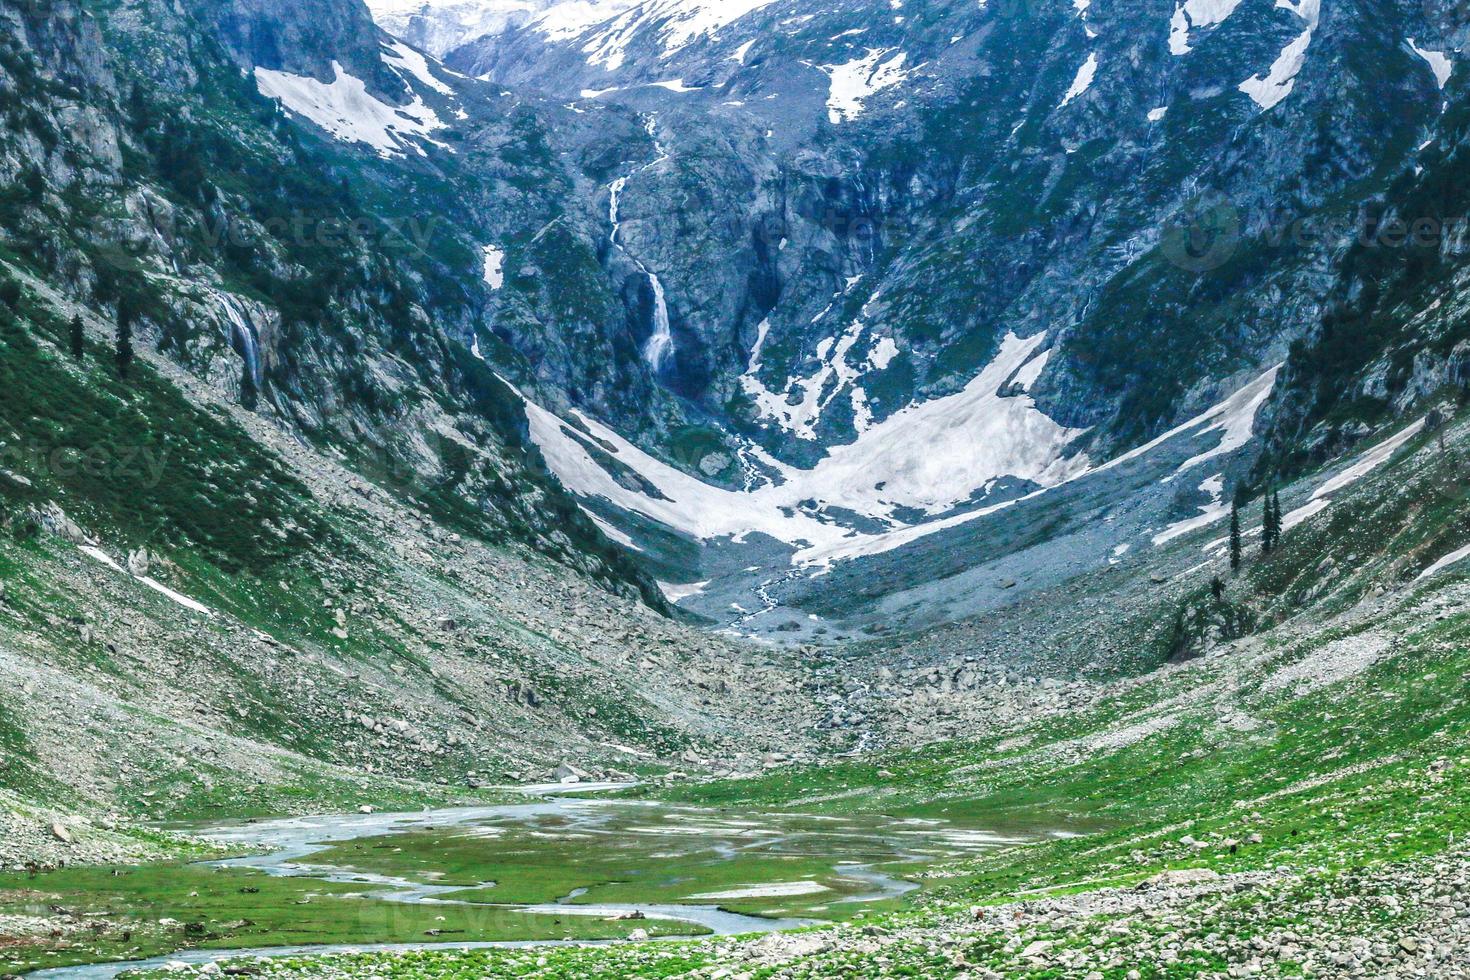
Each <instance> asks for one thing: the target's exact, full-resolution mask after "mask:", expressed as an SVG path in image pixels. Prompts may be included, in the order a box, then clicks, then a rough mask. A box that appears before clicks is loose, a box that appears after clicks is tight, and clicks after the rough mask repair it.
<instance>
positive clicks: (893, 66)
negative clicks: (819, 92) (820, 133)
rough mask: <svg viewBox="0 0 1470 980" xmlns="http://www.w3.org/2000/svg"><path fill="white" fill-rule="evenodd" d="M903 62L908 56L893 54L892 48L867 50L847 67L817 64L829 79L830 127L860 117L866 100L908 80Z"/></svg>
mask: <svg viewBox="0 0 1470 980" xmlns="http://www.w3.org/2000/svg"><path fill="white" fill-rule="evenodd" d="M906 61H908V54H907V53H905V52H903V51H899V52H898V53H896V54H895V53H894V49H893V48H869V49H868V53H867V54H865V55H863V56H862V57H861V58H855V59H853V60H852V61H849V62H847V63H846V64H842V65H817V66H816V67H817V68H818V69H819V70H820V71H822V72H824V73H826V75H827V77H828V78H829V79H831V86H830V88H829V91H828V95H827V118H828V120H830V121H831V123H832V125H834V126H836V125H838V124H839V123H843V122H850V121H851V120H853V119H856V118H857V117H858V116H860V115H862V112H863V101H864V100H865V99H867V98H868V97H870V96H872V95H873V94H874V93H875V92H881V91H882V90H883V89H886V88H891V87H893V86H894V85H897V84H899V83H900V82H902V81H903V80H904V79H905V78H907V77H908V74H909V73H908V72H906V71H904V69H903V66H904V63H905V62H906Z"/></svg>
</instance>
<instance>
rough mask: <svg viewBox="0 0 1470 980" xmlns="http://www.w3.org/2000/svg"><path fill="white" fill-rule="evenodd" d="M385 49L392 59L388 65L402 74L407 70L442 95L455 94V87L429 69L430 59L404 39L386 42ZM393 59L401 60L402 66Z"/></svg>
mask: <svg viewBox="0 0 1470 980" xmlns="http://www.w3.org/2000/svg"><path fill="white" fill-rule="evenodd" d="M383 50H384V53H385V54H387V55H388V57H389V58H390V59H392V60H390V61H389V62H388V67H389V68H392V69H393V70H394V71H396V72H398V73H399V74H400V75H401V74H403V73H404V72H407V73H408V74H409V75H411V76H413V77H414V78H416V79H418V80H419V81H420V82H423V83H424V84H425V85H427V86H428V87H429V88H430V89H432V90H433V91H435V92H438V93H439V94H440V95H454V94H455V91H454V89H452V88H450V87H449V86H448V85H446V84H445V83H443V82H441V81H440V80H439V79H437V78H435V77H434V73H433V72H431V71H430V70H429V61H428V59H427V58H425V57H424V56H423V55H421V54H419V53H418V52H417V51H415V50H414V49H413V48H410V47H409V46H408V45H406V44H404V43H403V42H402V41H393V42H392V43H391V44H384V45H383ZM393 61H398V62H400V63H401V66H400V65H395V64H393ZM436 64H437V62H436ZM441 68H442V66H441Z"/></svg>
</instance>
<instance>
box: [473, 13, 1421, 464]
mask: <svg viewBox="0 0 1470 980" xmlns="http://www.w3.org/2000/svg"><path fill="white" fill-rule="evenodd" d="M665 6H669V9H665ZM747 8H749V9H747ZM740 10H741V11H746V12H745V16H743V17H741V16H736V13H738V12H734V13H732V12H730V11H726V10H724V8H719V9H718V10H717V9H714V8H709V9H706V8H703V7H697V6H696V5H692V4H686V5H682V6H681V5H671V6H670V5H664V6H661V5H659V4H648V5H644V6H642V7H639V8H636V9H635V10H632V11H629V12H626V13H623V14H621V15H619V16H617V17H615V18H614V19H612V20H610V21H608V22H606V23H603V24H599V25H596V26H594V27H591V28H589V29H587V30H585V31H583V32H581V33H579V34H577V35H576V36H575V37H564V36H563V35H562V34H560V33H558V32H557V31H556V30H554V29H552V27H551V26H550V25H548V24H537V23H536V22H535V21H532V22H531V23H530V24H528V25H527V26H526V27H525V28H524V29H523V30H521V31H520V32H518V33H517V32H501V33H499V34H497V35H495V36H492V37H489V38H486V39H483V40H482V41H480V42H477V43H473V44H470V45H468V46H466V47H464V48H461V49H460V50H459V51H457V52H455V53H454V54H453V55H452V57H451V60H452V61H453V62H454V63H455V64H457V65H460V66H461V67H463V68H464V69H465V70H467V71H470V72H473V73H476V74H482V73H489V74H490V76H491V77H494V78H496V79H498V80H501V81H504V82H505V83H506V84H512V85H523V86H530V87H533V88H537V89H540V90H542V91H548V92H553V93H555V94H556V95H558V96H561V97H566V98H579V97H585V96H589V95H594V94H595V95H596V98H595V99H594V98H583V102H582V103H579V104H582V105H584V107H585V106H588V105H595V104H597V103H600V102H607V101H621V102H623V103H625V104H627V105H629V106H631V107H633V108H635V109H638V110H639V111H642V112H645V113H646V114H648V115H649V116H650V117H651V118H653V119H654V120H656V121H655V123H654V129H655V131H656V132H657V133H658V134H659V136H660V139H661V141H662V142H661V150H660V153H661V154H662V156H661V157H660V158H659V159H658V161H657V163H656V164H655V165H653V166H649V167H647V168H646V169H641V170H639V171H638V172H637V173H636V175H635V176H633V177H632V178H631V179H630V181H629V183H628V184H627V185H626V186H625V187H624V188H623V189H622V194H621V199H622V210H623V211H624V213H625V215H626V217H627V220H626V221H625V222H624V226H623V232H622V234H623V235H624V237H625V238H626V239H627V240H628V243H629V246H630V247H629V249H628V251H629V252H631V253H633V254H635V255H637V256H638V257H639V258H640V259H641V260H642V262H643V264H644V265H645V266H647V267H648V268H649V269H651V270H652V271H654V272H655V273H656V274H657V275H658V278H659V280H660V284H661V285H662V286H663V290H664V299H665V301H666V304H667V307H668V313H669V319H670V321H671V323H672V332H673V335H674V338H675V344H674V350H675V355H674V358H673V360H672V362H671V365H672V369H671V370H669V371H668V372H667V374H666V377H665V381H666V383H667V384H668V385H669V386H671V387H673V388H674V389H675V390H676V391H678V392H680V393H681V394H684V395H686V396H690V397H692V398H693V399H694V400H695V401H697V402H699V403H700V404H701V405H702V406H703V408H704V409H705V410H706V411H708V412H710V413H713V414H715V415H717V416H718V415H726V416H730V417H732V420H733V422H734V423H735V424H736V425H737V426H738V425H741V424H742V423H743V424H745V425H747V426H754V428H755V429H756V430H758V431H759V435H758V438H759V439H760V440H761V441H762V442H763V443H764V444H765V445H766V447H767V448H769V449H771V450H772V451H775V452H776V453H777V454H778V455H782V456H785V457H787V458H789V459H792V460H803V459H810V458H811V456H812V453H813V452H814V451H815V452H820V449H821V447H824V446H828V445H832V444H840V443H842V442H846V441H850V440H851V439H852V437H853V436H854V434H855V430H856V429H858V428H859V427H860V426H862V425H864V424H866V420H867V414H866V412H869V411H870V412H871V413H872V416H873V418H874V419H876V420H879V421H881V420H882V419H883V418H884V417H886V416H888V415H891V414H893V413H894V412H897V411H899V410H901V409H902V408H903V407H905V406H906V405H908V404H910V403H911V402H913V401H915V400H924V399H926V398H929V397H932V396H933V395H935V394H942V393H945V392H948V391H954V390H957V389H958V388H959V387H962V386H963V385H964V384H965V383H966V382H968V381H969V380H970V378H972V377H973V376H974V374H975V373H976V371H978V369H979V368H980V367H982V366H983V365H984V363H985V362H986V361H987V360H988V359H989V358H990V356H991V355H992V354H993V353H994V350H995V348H996V345H997V343H998V342H999V340H1000V338H1001V337H1002V336H1003V335H1004V332H1005V330H1006V329H1014V330H1015V331H1016V332H1018V333H1020V334H1022V335H1029V334H1031V333H1034V332H1035V331H1037V330H1044V331H1047V332H1048V333H1049V335H1050V336H1051V337H1052V338H1053V340H1054V342H1053V343H1051V344H1049V345H1048V346H1049V347H1051V348H1053V349H1054V350H1055V354H1054V356H1053V357H1052V358H1051V362H1050V367H1049V370H1048V371H1047V373H1046V375H1045V376H1044V377H1043V378H1041V379H1040V381H1039V384H1038V385H1037V394H1038V398H1039V400H1040V401H1041V403H1042V404H1043V405H1044V406H1045V407H1046V409H1047V410H1048V412H1049V413H1050V414H1052V415H1053V416H1054V417H1055V418H1057V419H1058V420H1059V421H1060V422H1062V423H1064V424H1067V425H1070V426H1074V427H1091V428H1093V430H1094V434H1093V435H1092V436H1090V437H1089V438H1090V439H1091V440H1093V441H1095V442H1097V443H1098V444H1099V445H1101V446H1102V447H1104V448H1111V447H1117V446H1120V445H1124V444H1127V443H1137V442H1138V441H1141V440H1142V439H1144V438H1146V437H1147V436H1149V435H1152V434H1156V433H1157V432H1159V431H1161V430H1162V429H1163V428H1166V427H1167V426H1168V425H1169V424H1171V423H1172V422H1174V421H1177V420H1178V419H1180V418H1182V417H1186V416H1187V415H1188V414H1189V413H1190V412H1192V411H1194V410H1197V409H1199V408H1201V407H1203V405H1204V404H1206V403H1207V402H1208V401H1209V400H1210V399H1211V398H1213V397H1214V396H1215V394H1216V391H1215V389H1214V384H1215V382H1216V381H1217V380H1218V379H1220V378H1222V377H1229V376H1231V375H1233V374H1235V373H1237V372H1245V371H1249V370H1250V369H1252V368H1256V367H1264V366H1265V365H1266V364H1267V363H1268V362H1269V360H1270V359H1273V358H1277V357H1279V356H1281V355H1282V354H1283V353H1284V352H1285V348H1286V345H1287V343H1288V342H1289V341H1290V340H1291V339H1293V338H1294V337H1296V336H1299V335H1301V334H1302V333H1303V332H1304V331H1306V330H1307V329H1308V328H1309V327H1310V326H1311V324H1312V323H1313V322H1315V319H1316V317H1317V315H1318V313H1319V307H1320V304H1321V302H1322V300H1323V298H1324V294H1325V290H1326V289H1327V288H1328V287H1327V282H1328V275H1327V272H1326V267H1325V263H1327V262H1329V261H1330V260H1331V256H1332V253H1333V252H1334V251H1335V249H1336V248H1337V247H1338V245H1339V243H1325V242H1321V241H1309V240H1308V236H1304V235H1301V236H1299V235H1296V234H1295V232H1294V231H1293V232H1286V233H1285V235H1284V236H1283V232H1284V231H1285V229H1286V227H1287V226H1289V225H1292V224H1293V223H1296V224H1297V225H1298V226H1299V225H1300V224H1301V223H1302V222H1304V221H1305V222H1311V221H1315V220H1320V219H1321V218H1323V217H1326V216H1327V215H1326V213H1325V212H1326V209H1328V208H1329V207H1332V208H1342V207H1348V208H1351V206H1352V205H1351V204H1350V203H1348V204H1344V201H1345V200H1347V201H1351V200H1352V199H1353V197H1354V195H1361V194H1362V192H1363V190H1364V188H1365V186H1369V185H1371V186H1377V187H1381V186H1383V182H1384V181H1385V180H1386V179H1388V178H1389V177H1390V176H1391V175H1392V174H1393V173H1395V172H1398V171H1401V170H1403V169H1404V168H1406V167H1408V166H1410V165H1411V164H1412V159H1411V157H1412V153H1413V148H1414V146H1415V145H1416V141H1417V140H1418V139H1419V138H1420V137H1421V136H1422V134H1423V133H1424V131H1425V130H1426V128H1427V127H1430V126H1432V125H1434V124H1435V119H1436V117H1437V115H1438V112H1439V107H1440V103H1441V101H1442V96H1441V93H1440V90H1439V86H1438V76H1437V74H1436V71H1437V70H1439V69H1438V67H1437V65H1438V62H1437V61H1436V56H1437V54H1438V52H1441V51H1444V50H1448V47H1447V44H1446V39H1445V36H1444V34H1443V31H1442V29H1441V28H1440V27H1438V26H1436V25H1434V24H1431V23H1430V22H1429V20H1430V19H1429V18H1428V17H1427V16H1426V15H1425V11H1424V8H1423V7H1422V6H1421V5H1418V4H1407V3H1406V4H1401V5H1395V4H1380V5H1375V6H1374V7H1373V9H1372V10H1371V11H1369V10H1367V9H1360V8H1355V7H1351V6H1342V7H1333V6H1331V5H1328V6H1327V7H1326V8H1325V9H1324V8H1321V7H1319V6H1318V5H1315V4H1309V5H1306V6H1303V7H1301V8H1300V9H1298V8H1291V9H1286V8H1271V9H1268V8H1267V7H1265V6H1264V5H1252V4H1241V5H1232V6H1231V8H1230V10H1229V11H1225V10H1223V9H1222V10H1218V11H1213V10H1212V11H1204V10H1191V8H1188V7H1183V8H1178V9H1177V10H1176V8H1175V7H1174V5H1172V4H1166V3H1159V4H1150V3H1131V4H1116V5H1109V6H1101V5H1099V6H1089V7H1087V8H1085V9H1083V10H1081V11H1079V10H1078V9H1076V8H1075V7H1072V6H1068V5H1063V4H1056V5H1049V4H1044V5H1040V6H1035V5H1028V6H1026V7H1024V8H1011V7H1005V6H998V7H995V8H994V9H987V10H977V9H975V8H974V7H973V5H967V4H966V5H961V4H953V5H949V4H941V5H931V6H928V7H926V8H925V9H924V10H923V11H922V12H919V13H916V14H912V15H910V14H908V13H902V12H900V13H895V12H894V11H893V10H891V9H889V8H888V5H886V4H885V5H874V4H867V3H845V4H840V5H837V6H836V7H833V6H831V5H825V6H823V7H822V8H821V9H820V10H818V9H817V8H815V7H812V8H810V9H808V7H806V6H803V5H802V4H800V3H779V4H754V5H745V6H744V7H741V8H740ZM1410 39H1413V43H1412V44H1411V43H1410ZM628 166H629V168H631V167H632V166H633V163H631V162H630V164H629V165H628ZM1365 182H1366V184H1365ZM1344 195H1347V196H1346V198H1344ZM1214 223H1220V224H1221V228H1220V229H1218V230H1219V231H1220V232H1221V234H1222V236H1223V239H1226V240H1222V241H1221V243H1220V247H1219V248H1217V249H1216V250H1215V251H1214V252H1212V253H1209V254H1201V255H1192V254H1190V251H1189V249H1190V242H1189V237H1190V235H1191V234H1193V233H1196V232H1203V233H1205V234H1211V233H1213V232H1214V231H1215V229H1212V228H1211V227H1209V226H1211V225H1212V224H1214ZM1205 244H1206V245H1207V244H1208V243H1205ZM615 258H620V256H615ZM611 271H612V272H613V274H614V276H615V277H616V278H619V279H622V278H624V277H626V276H627V275H628V274H630V273H629V270H628V269H627V268H624V267H622V264H621V263H619V262H616V261H615V262H613V263H611ZM633 271H635V272H636V271H638V270H633ZM1280 296H1287V297H1290V300H1289V305H1288V306H1286V307H1285V308H1283V306H1282V304H1281V302H1280V300H1279V299H1278V297H1280ZM875 297H877V301H876V302H875V303H873V305H871V306H869V307H868V309H867V315H866V320H867V321H869V322H868V323H866V324H859V320H860V319H862V318H860V317H859V316H857V315H856V314H858V313H860V312H861V310H862V307H863V305H864V304H866V303H868V302H870V301H873V300H874V298H875ZM839 301H840V302H839ZM824 311H825V312H824ZM635 319H636V316H635ZM872 321H881V326H874V325H873V322H872ZM763 322H766V323H767V327H766V329H765V332H764V333H762V330H761V324H762V323H763ZM649 329H651V328H649ZM853 331H856V332H857V334H858V336H856V337H855V338H854V339H853V343H852V344H849V345H846V350H847V351H848V354H849V355H850V356H849V357H848V360H849V361H850V364H849V365H848V367H850V368H851V370H846V369H844V368H843V367H841V366H838V365H835V364H833V363H831V359H830V358H824V357H823V356H822V355H821V353H820V351H819V347H820V346H821V345H822V344H824V343H825V344H827V345H828V346H829V349H831V348H835V347H836V346H837V345H838V344H839V343H840V342H841V341H842V340H843V338H844V337H845V336H846V335H847V334H848V333H850V332H853ZM758 336H763V337H764V338H765V344H764V345H763V346H762V349H761V351H760V355H759V357H758V358H753V357H752V355H753V354H754V348H755V342H756V338H757V337H758ZM889 343H893V344H895V345H896V346H897V348H898V349H899V355H898V356H896V357H893V358H888V357H887V356H886V354H880V355H879V360H882V361H884V363H885V365H886V367H885V368H884V369H883V370H881V371H872V370H871V369H863V368H861V367H859V366H858V365H859V364H860V363H861V362H862V361H863V360H864V359H865V358H866V357H868V356H870V355H871V354H873V353H874V351H876V350H878V349H879V348H880V346H881V348H882V349H883V350H885V351H886V349H887V345H888V344H889ZM757 362H758V368H759V370H757V371H755V372H753V373H751V372H750V368H751V365H752V363H757ZM747 374H751V378H750V380H747V381H742V380H741V378H742V376H743V375H747ZM833 375H837V376H843V377H846V381H845V383H842V384H839V385H838V386H837V387H836V388H835V389H832V388H829V389H828V390H826V391H821V392H820V393H818V392H815V391H814V390H813V389H814V388H817V387H819V386H821V385H824V384H830V383H831V379H832V377H833ZM858 377H862V378H863V383H860V382H859V381H858ZM869 384H870V385H871V386H872V387H873V388H874V389H875V391H873V392H869V391H867V385H869ZM860 389H861V390H862V391H863V396H862V397H859V399H858V401H859V405H860V406H861V407H858V408H854V406H853V403H852V398H851V397H850V396H852V395H854V394H855V393H856V392H857V391H859V390H860ZM752 393H753V394H754V395H755V396H756V398H755V402H754V404H752V403H751V402H750V400H749V399H746V398H743V397H741V396H742V395H748V394H752ZM813 396H816V397H815V398H813ZM732 400H733V401H734V404H733V405H732V404H731V403H732ZM813 400H815V402H816V405H815V406H811V405H805V406H803V405H802V404H799V403H806V402H811V401H813ZM763 403H764V407H763ZM781 403H792V404H791V405H790V406H789V407H790V408H795V409H798V410H797V411H788V410H787V408H786V407H781ZM828 405H830V408H828V407H826V406H828ZM592 407H594V408H597V407H599V406H595V405H594V406H592ZM813 443H815V449H813V447H812V445H811V444H813ZM729 475H730V476H732V478H733V471H732V472H731V474H729Z"/></svg>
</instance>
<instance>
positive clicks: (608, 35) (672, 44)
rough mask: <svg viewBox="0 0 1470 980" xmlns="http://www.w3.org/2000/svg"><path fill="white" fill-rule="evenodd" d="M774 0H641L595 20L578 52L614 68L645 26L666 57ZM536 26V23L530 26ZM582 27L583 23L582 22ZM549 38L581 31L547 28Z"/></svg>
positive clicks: (590, 62)
mask: <svg viewBox="0 0 1470 980" xmlns="http://www.w3.org/2000/svg"><path fill="white" fill-rule="evenodd" d="M773 2H774V0H644V2H642V3H639V4H638V5H637V6H634V7H632V8H631V9H627V10H624V11H623V12H622V13H621V14H619V15H617V16H616V17H613V18H612V19H610V20H607V21H603V22H602V23H599V24H598V25H597V26H596V27H595V28H594V29H593V30H592V31H590V32H588V34H590V36H589V37H588V39H587V42H586V44H585V45H584V46H583V48H582V51H583V53H584V54H586V55H587V61H588V63H589V64H592V65H596V66H599V67H602V68H606V69H607V70H608V71H617V70H618V69H619V68H621V67H622V66H623V62H624V61H625V60H626V58H627V54H628V44H629V43H630V42H631V41H632V40H633V38H635V37H637V36H638V35H639V34H640V33H642V32H643V31H644V30H645V29H653V30H655V31H656V32H657V37H658V42H659V47H660V56H661V57H663V58H669V57H671V56H672V55H674V54H676V53H678V52H679V51H682V50H683V49H684V48H686V47H688V46H689V45H690V44H692V43H693V42H694V41H696V40H698V39H700V38H702V37H710V36H713V35H715V34H717V33H719V31H720V29H721V28H724V27H726V26H728V25H729V24H732V23H734V22H735V21H737V20H739V19H740V18H742V17H744V16H745V15H747V14H749V13H753V12H754V11H757V10H759V9H761V8H762V7H766V6H769V5H770V4H771V3H773ZM533 26H539V25H533ZM583 26H585V25H583ZM547 33H548V34H550V35H551V36H553V37H556V36H558V34H560V35H561V36H563V37H567V36H576V35H577V34H581V33H582V31H581V30H579V29H573V30H570V31H553V30H548V31H547Z"/></svg>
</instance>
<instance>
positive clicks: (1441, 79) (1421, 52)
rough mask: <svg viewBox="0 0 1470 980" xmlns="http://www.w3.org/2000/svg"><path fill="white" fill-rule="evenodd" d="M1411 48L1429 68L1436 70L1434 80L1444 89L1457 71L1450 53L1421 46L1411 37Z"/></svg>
mask: <svg viewBox="0 0 1470 980" xmlns="http://www.w3.org/2000/svg"><path fill="white" fill-rule="evenodd" d="M1409 48H1410V50H1412V51H1413V52H1414V53H1415V54H1417V55H1418V56H1419V57H1421V58H1423V59H1424V61H1425V62H1426V63H1427V64H1428V65H1429V70H1430V71H1432V72H1434V81H1435V83H1436V84H1437V85H1439V87H1440V89H1441V90H1443V89H1444V87H1445V86H1446V85H1448V84H1449V81H1450V75H1452V74H1453V73H1454V71H1455V63H1454V62H1453V61H1451V60H1450V58H1449V55H1447V54H1445V53H1444V52H1443V51H1429V50H1426V49H1424V48H1421V47H1419V45H1418V43H1417V42H1416V41H1415V40H1414V39H1413V38H1412V37H1411V38H1409Z"/></svg>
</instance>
